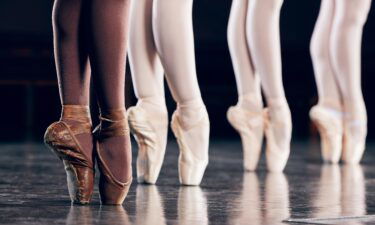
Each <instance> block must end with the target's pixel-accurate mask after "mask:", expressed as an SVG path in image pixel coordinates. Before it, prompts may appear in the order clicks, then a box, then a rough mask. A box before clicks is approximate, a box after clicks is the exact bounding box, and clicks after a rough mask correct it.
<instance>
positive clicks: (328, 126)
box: [310, 105, 343, 164]
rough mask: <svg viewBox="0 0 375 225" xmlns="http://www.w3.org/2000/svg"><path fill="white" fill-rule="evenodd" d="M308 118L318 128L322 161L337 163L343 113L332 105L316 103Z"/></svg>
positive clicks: (341, 136)
mask: <svg viewBox="0 0 375 225" xmlns="http://www.w3.org/2000/svg"><path fill="white" fill-rule="evenodd" d="M310 118H311V120H312V121H313V123H314V124H315V126H316V127H317V129H318V132H319V135H320V139H321V152H322V158H323V161H325V162H327V163H334V164H335V163H338V162H339V160H340V156H341V152H342V141H343V121H342V119H343V114H342V112H340V111H338V110H336V109H335V108H334V107H327V106H320V105H316V106H314V107H313V108H312V109H311V110H310Z"/></svg>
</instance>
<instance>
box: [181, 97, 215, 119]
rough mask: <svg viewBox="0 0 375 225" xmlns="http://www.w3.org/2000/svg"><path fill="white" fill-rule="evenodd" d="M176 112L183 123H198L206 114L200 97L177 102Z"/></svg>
mask: <svg viewBox="0 0 375 225" xmlns="http://www.w3.org/2000/svg"><path fill="white" fill-rule="evenodd" d="M176 113H177V114H178V116H179V118H180V120H181V122H182V123H184V124H185V123H186V124H195V123H198V122H200V121H201V120H202V119H204V118H205V117H206V116H207V115H208V113H207V110H206V106H205V105H204V103H203V101H202V99H197V100H192V101H186V102H183V103H178V104H177V109H176ZM207 118H208V116H207Z"/></svg>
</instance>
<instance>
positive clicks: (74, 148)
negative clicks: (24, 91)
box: [44, 105, 94, 204]
mask: <svg viewBox="0 0 375 225" xmlns="http://www.w3.org/2000/svg"><path fill="white" fill-rule="evenodd" d="M44 141H45V143H46V144H47V146H48V147H49V148H50V149H51V150H52V151H53V152H54V153H55V154H56V155H57V156H58V157H59V158H60V159H61V160H62V161H63V163H64V166H65V171H66V174H67V182H68V190H69V195H70V198H71V200H72V202H73V203H75V204H88V203H89V202H90V200H91V196H92V193H93V185H94V162H93V157H92V152H93V149H92V143H91V141H92V135H91V118H90V109H89V107H88V106H83V105H64V106H63V109H62V115H61V119H60V121H58V122H55V123H53V124H52V125H50V126H49V127H48V129H47V131H46V133H45V135H44Z"/></svg>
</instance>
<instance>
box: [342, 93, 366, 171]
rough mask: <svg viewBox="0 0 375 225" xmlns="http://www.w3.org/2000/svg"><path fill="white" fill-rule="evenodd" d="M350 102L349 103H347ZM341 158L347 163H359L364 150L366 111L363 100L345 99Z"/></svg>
mask: <svg viewBox="0 0 375 225" xmlns="http://www.w3.org/2000/svg"><path fill="white" fill-rule="evenodd" d="M348 103H350V104H348ZM344 105H345V118H344V140H343V149H342V160H343V162H344V163H348V164H358V163H360V161H361V159H362V156H363V153H364V151H365V147H366V146H365V145H366V136H367V112H366V106H365V103H364V101H363V100H356V101H355V100H352V101H346V103H344Z"/></svg>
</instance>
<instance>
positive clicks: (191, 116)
mask: <svg viewBox="0 0 375 225" xmlns="http://www.w3.org/2000/svg"><path fill="white" fill-rule="evenodd" d="M171 126H172V131H173V133H174V135H175V136H176V138H177V142H178V145H179V149H180V155H179V162H178V165H179V178H180V183H181V184H183V185H199V184H200V183H201V181H202V178H203V174H204V172H205V170H206V167H207V164H208V145H209V133H210V123H209V119H208V114H207V111H206V108H205V107H204V105H203V103H202V104H199V105H198V106H197V104H195V105H184V106H179V107H178V109H177V110H176V111H175V112H174V113H173V116H172V122H171Z"/></svg>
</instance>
